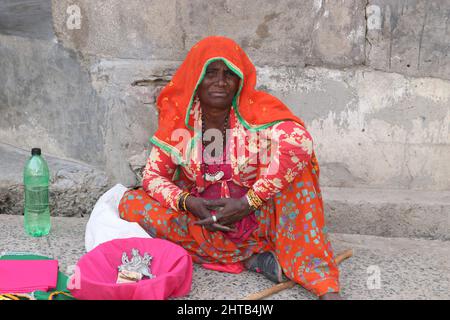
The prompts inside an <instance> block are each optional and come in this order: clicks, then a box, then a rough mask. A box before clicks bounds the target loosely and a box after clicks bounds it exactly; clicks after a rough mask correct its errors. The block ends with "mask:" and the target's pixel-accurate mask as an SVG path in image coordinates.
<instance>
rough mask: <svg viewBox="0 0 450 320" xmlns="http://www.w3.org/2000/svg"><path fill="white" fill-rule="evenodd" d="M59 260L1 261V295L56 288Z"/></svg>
mask: <svg viewBox="0 0 450 320" xmlns="http://www.w3.org/2000/svg"><path fill="white" fill-rule="evenodd" d="M57 280H58V261H57V260H0V294H3V293H28V292H33V291H36V290H41V291H48V290H50V289H54V288H56V282H57Z"/></svg>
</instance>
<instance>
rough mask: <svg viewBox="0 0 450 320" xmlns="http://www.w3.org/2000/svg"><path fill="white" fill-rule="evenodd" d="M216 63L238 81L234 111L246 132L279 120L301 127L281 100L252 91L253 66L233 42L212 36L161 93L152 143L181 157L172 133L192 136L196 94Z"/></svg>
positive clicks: (192, 53) (195, 48) (198, 46)
mask: <svg viewBox="0 0 450 320" xmlns="http://www.w3.org/2000/svg"><path fill="white" fill-rule="evenodd" d="M216 60H222V61H223V62H224V63H225V64H226V65H227V66H228V68H230V69H231V70H232V71H233V72H235V73H236V74H237V75H238V76H239V77H240V79H241V81H240V87H239V89H238V92H237V94H236V96H235V97H234V100H233V108H234V110H235V112H236V115H237V118H238V119H239V121H240V122H241V123H242V124H243V125H244V126H245V127H246V128H247V129H249V130H252V131H258V130H261V129H264V128H267V127H270V126H272V125H274V124H275V123H277V122H279V121H282V120H293V121H296V122H298V123H300V124H301V125H302V126H304V123H303V121H302V120H301V119H300V118H298V117H296V116H295V115H294V114H293V113H292V112H291V111H290V110H289V108H288V107H287V106H286V105H284V104H283V103H282V102H281V101H280V100H278V99H277V98H275V97H274V96H272V95H270V94H268V93H266V92H262V91H258V90H256V89H255V86H256V69H255V66H254V65H253V63H252V62H251V61H250V59H249V58H248V56H247V55H246V53H245V52H244V51H243V50H242V48H241V47H240V46H239V45H238V44H237V43H236V42H234V41H233V40H231V39H229V38H226V37H221V36H211V37H207V38H204V39H203V40H201V41H199V42H198V43H197V44H195V45H194V46H193V47H192V48H191V50H190V51H189V53H188V54H187V56H186V59H185V60H184V61H183V63H182V64H181V66H180V67H179V69H178V70H177V72H176V73H175V75H174V76H173V78H172V80H171V81H170V82H169V84H167V85H166V86H165V87H164V89H163V90H162V91H161V93H160V95H159V97H158V99H157V108H158V112H159V119H158V129H157V131H156V133H155V135H154V136H153V137H152V138H151V139H150V141H151V142H152V143H154V144H155V145H157V146H159V147H161V148H162V149H164V150H166V151H167V152H169V153H171V154H175V155H178V156H181V152H182V151H181V150H180V149H179V145H178V143H179V142H178V141H172V139H171V136H172V133H173V132H174V130H176V129H183V128H184V129H187V130H189V131H190V133H191V136H192V135H193V132H194V124H193V118H192V117H191V116H190V111H191V109H192V105H193V101H194V97H195V93H196V90H197V87H198V85H199V84H200V83H201V82H202V80H203V77H204V75H205V71H206V68H207V67H208V65H209V64H210V63H211V62H214V61H216Z"/></svg>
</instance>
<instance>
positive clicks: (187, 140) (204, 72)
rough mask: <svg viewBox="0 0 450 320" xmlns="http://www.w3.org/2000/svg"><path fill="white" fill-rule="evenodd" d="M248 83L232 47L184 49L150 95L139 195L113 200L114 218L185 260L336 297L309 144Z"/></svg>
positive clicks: (208, 42) (213, 43) (219, 40)
mask: <svg viewBox="0 0 450 320" xmlns="http://www.w3.org/2000/svg"><path fill="white" fill-rule="evenodd" d="M255 85H256V70H255V67H254V66H253V64H252V63H251V61H250V59H249V58H248V57H247V55H246V54H245V52H244V51H243V50H242V49H241V48H240V46H239V45H237V44H236V43H235V42H234V41H232V40H230V39H228V38H225V37H208V38H205V39H203V40H201V41H200V42H198V43H197V44H196V45H194V47H193V48H192V49H191V50H190V52H189V53H188V55H187V57H186V59H185V61H184V62H183V63H182V65H181V66H180V68H179V69H178V70H177V72H176V74H175V75H174V77H173V79H172V81H170V83H169V84H168V85H167V86H166V87H165V88H164V89H163V90H162V92H161V94H160V95H159V97H158V99H157V108H158V111H159V124H158V130H157V131H156V133H155V135H154V136H153V137H152V138H151V141H152V143H153V148H152V150H151V152H150V156H149V158H148V161H147V164H146V167H145V169H144V178H143V183H142V188H140V189H139V188H138V189H130V190H128V191H127V192H126V193H125V194H124V196H123V198H122V200H121V202H120V205H119V211H120V216H121V217H122V219H125V220H127V221H134V222H138V223H139V224H140V225H141V226H142V227H143V228H144V229H145V230H146V231H147V232H148V233H149V234H150V235H151V236H153V237H157V238H163V239H167V240H170V241H173V242H174V243H177V244H179V245H180V246H182V247H183V248H185V249H186V250H187V251H188V252H189V253H190V254H191V255H192V257H193V259H194V261H195V262H196V263H202V264H204V265H205V266H207V265H209V266H210V267H211V264H212V265H213V267H215V268H220V267H222V269H224V270H228V271H232V270H236V269H237V270H238V271H240V270H242V269H243V267H245V268H247V269H249V270H253V271H258V272H261V273H262V274H264V275H265V276H267V277H268V278H269V279H271V280H272V281H275V282H281V281H282V279H283V277H284V276H286V277H287V278H289V279H291V280H293V281H295V282H297V283H299V284H300V285H302V286H303V287H304V288H306V289H308V290H310V291H312V292H313V293H314V294H316V295H317V296H319V297H321V298H322V299H327V298H331V299H332V298H340V296H339V293H338V292H339V272H338V268H337V266H336V264H335V262H334V260H333V251H332V248H331V245H330V242H329V241H328V239H327V231H326V227H325V225H324V213H323V204H322V199H321V193H320V188H319V181H318V180H319V166H318V163H317V159H316V157H315V155H314V151H313V142H312V138H311V136H310V134H309V133H308V131H307V130H306V128H305V125H304V123H303V121H302V120H301V119H299V118H298V117H296V116H295V115H294V114H293V113H292V112H291V111H290V110H289V108H288V107H287V106H285V105H284V104H283V103H282V102H281V101H279V100H278V99H276V98H275V97H273V96H271V95H269V94H267V93H265V92H261V91H257V90H255ZM212 137H213V138H212Z"/></svg>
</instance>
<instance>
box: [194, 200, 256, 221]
mask: <svg viewBox="0 0 450 320" xmlns="http://www.w3.org/2000/svg"><path fill="white" fill-rule="evenodd" d="M206 208H207V209H209V210H216V218H217V222H218V223H220V224H221V225H224V226H232V225H233V224H234V223H236V222H238V221H240V220H242V218H244V217H245V216H247V215H248V214H249V213H250V205H249V204H248V201H247V199H246V198H245V197H242V198H240V199H232V198H221V199H217V200H207V201H206ZM212 223H214V220H213V218H212V217H206V218H203V219H202V220H200V221H197V222H195V224H199V225H205V226H206V225H209V224H212Z"/></svg>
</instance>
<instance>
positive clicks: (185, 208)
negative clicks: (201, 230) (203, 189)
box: [182, 192, 191, 211]
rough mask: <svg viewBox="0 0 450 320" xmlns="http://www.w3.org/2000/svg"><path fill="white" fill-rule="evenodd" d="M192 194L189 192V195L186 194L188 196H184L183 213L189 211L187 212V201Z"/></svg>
mask: <svg viewBox="0 0 450 320" xmlns="http://www.w3.org/2000/svg"><path fill="white" fill-rule="evenodd" d="M190 195H191V194H190V193H189V192H188V193H186V195H185V196H184V198H183V206H182V207H183V211H188V210H187V207H186V199H187V197H189V196H190Z"/></svg>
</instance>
